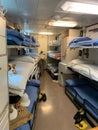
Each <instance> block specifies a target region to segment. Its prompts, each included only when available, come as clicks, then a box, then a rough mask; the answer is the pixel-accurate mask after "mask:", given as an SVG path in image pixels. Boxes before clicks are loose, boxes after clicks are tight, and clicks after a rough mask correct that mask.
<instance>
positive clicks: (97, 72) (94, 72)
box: [68, 60, 98, 81]
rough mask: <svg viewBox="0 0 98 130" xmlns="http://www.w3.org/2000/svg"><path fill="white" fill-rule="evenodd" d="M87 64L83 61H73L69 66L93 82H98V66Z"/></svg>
mask: <svg viewBox="0 0 98 130" xmlns="http://www.w3.org/2000/svg"><path fill="white" fill-rule="evenodd" d="M87 62H88V61H81V60H77V61H76V62H73V61H72V62H70V63H69V64H68V67H70V68H71V69H73V70H74V71H76V72H78V73H80V74H82V75H84V76H86V77H88V78H90V79H92V80H95V81H98V66H97V65H94V64H91V63H90V62H88V63H87Z"/></svg>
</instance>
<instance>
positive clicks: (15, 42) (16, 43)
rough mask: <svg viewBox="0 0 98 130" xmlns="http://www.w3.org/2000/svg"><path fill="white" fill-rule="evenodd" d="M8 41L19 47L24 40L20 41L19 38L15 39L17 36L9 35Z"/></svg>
mask: <svg viewBox="0 0 98 130" xmlns="http://www.w3.org/2000/svg"><path fill="white" fill-rule="evenodd" d="M7 41H8V44H12V43H13V44H15V45H18V46H21V45H22V40H21V39H19V38H18V37H15V36H11V35H8V36H7Z"/></svg>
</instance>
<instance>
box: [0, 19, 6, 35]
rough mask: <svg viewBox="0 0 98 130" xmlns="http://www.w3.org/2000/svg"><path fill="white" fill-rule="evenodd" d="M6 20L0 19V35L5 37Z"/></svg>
mask: <svg viewBox="0 0 98 130" xmlns="http://www.w3.org/2000/svg"><path fill="white" fill-rule="evenodd" d="M5 29H6V20H5V18H2V17H0V35H1V36H6V31H5Z"/></svg>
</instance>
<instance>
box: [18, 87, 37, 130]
mask: <svg viewBox="0 0 98 130" xmlns="http://www.w3.org/2000/svg"><path fill="white" fill-rule="evenodd" d="M25 92H26V93H27V94H28V97H29V99H30V105H29V106H28V107H27V109H28V111H29V112H31V113H32V114H33V115H34V113H35V105H36V104H35V102H36V101H37V97H38V88H37V87H34V86H27V88H26V90H25ZM33 120H34V118H32V119H31V120H30V121H28V123H26V124H24V125H22V126H20V127H19V128H17V129H16V130H31V127H32V124H33Z"/></svg>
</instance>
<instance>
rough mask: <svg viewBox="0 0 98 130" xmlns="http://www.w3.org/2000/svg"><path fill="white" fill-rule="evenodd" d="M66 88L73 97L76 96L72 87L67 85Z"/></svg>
mask: <svg viewBox="0 0 98 130" xmlns="http://www.w3.org/2000/svg"><path fill="white" fill-rule="evenodd" d="M66 90H67V91H68V92H69V93H70V94H71V95H72V96H73V97H76V96H77V93H76V91H75V90H74V88H72V87H67V88H66Z"/></svg>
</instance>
